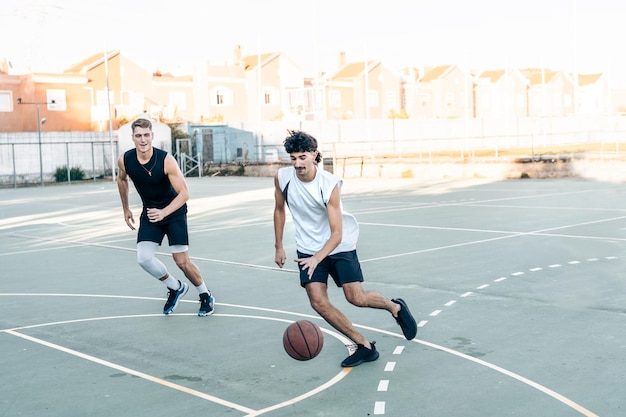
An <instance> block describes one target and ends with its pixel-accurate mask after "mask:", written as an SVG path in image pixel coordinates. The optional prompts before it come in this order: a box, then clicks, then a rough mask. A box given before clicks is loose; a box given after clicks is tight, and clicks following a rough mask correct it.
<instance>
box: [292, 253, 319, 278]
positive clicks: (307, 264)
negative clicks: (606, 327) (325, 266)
mask: <svg viewBox="0 0 626 417" xmlns="http://www.w3.org/2000/svg"><path fill="white" fill-rule="evenodd" d="M294 261H295V262H298V263H299V264H300V266H301V267H302V269H303V270H305V271H306V272H307V275H308V276H309V279H311V277H312V276H313V272H314V271H315V268H317V265H319V262H318V260H317V258H315V256H309V257H308V258H300V259H294Z"/></svg>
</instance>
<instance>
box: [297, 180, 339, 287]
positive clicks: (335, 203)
mask: <svg viewBox="0 0 626 417" xmlns="http://www.w3.org/2000/svg"><path fill="white" fill-rule="evenodd" d="M326 211H327V212H328V223H329V224H330V237H329V238H328V240H327V241H326V243H325V244H324V246H322V249H320V250H319V251H317V253H316V254H315V255H313V256H311V257H308V258H301V259H296V262H298V263H299V264H300V265H301V266H302V269H305V270H307V274H308V276H309V278H311V277H312V276H313V271H315V268H317V265H319V263H320V262H322V260H323V259H324V258H326V257H327V256H328V255H330V253H331V252H332V251H333V250H335V248H336V247H337V246H339V244H340V243H341V239H342V235H343V223H342V221H343V219H342V216H341V196H340V193H339V186H338V185H336V186H335V188H334V189H333V192H332V193H331V194H330V199H329V200H328V204H326Z"/></svg>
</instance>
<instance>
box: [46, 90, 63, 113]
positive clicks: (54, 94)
mask: <svg viewBox="0 0 626 417" xmlns="http://www.w3.org/2000/svg"><path fill="white" fill-rule="evenodd" d="M46 102H47V103H48V110H52V111H65V110H67V100H66V98H65V90H46Z"/></svg>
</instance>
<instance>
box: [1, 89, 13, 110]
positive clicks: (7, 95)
mask: <svg viewBox="0 0 626 417" xmlns="http://www.w3.org/2000/svg"><path fill="white" fill-rule="evenodd" d="M11 97H12V94H11V92H10V91H0V112H7V111H12V110H13V100H11Z"/></svg>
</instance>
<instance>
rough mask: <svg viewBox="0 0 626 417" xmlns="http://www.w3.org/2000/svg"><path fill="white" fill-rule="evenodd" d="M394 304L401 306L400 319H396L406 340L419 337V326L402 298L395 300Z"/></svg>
mask: <svg viewBox="0 0 626 417" xmlns="http://www.w3.org/2000/svg"><path fill="white" fill-rule="evenodd" d="M391 301H393V302H394V303H396V304H400V311H398V317H395V319H396V323H398V324H399V325H400V328H402V333H403V334H404V337H406V340H412V339H414V338H415V336H416V335H417V324H416V323H415V319H414V318H413V315H412V314H411V312H410V311H409V307H408V306H407V305H406V303H405V302H404V300H403V299H402V298H394V299H393V300H391Z"/></svg>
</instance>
